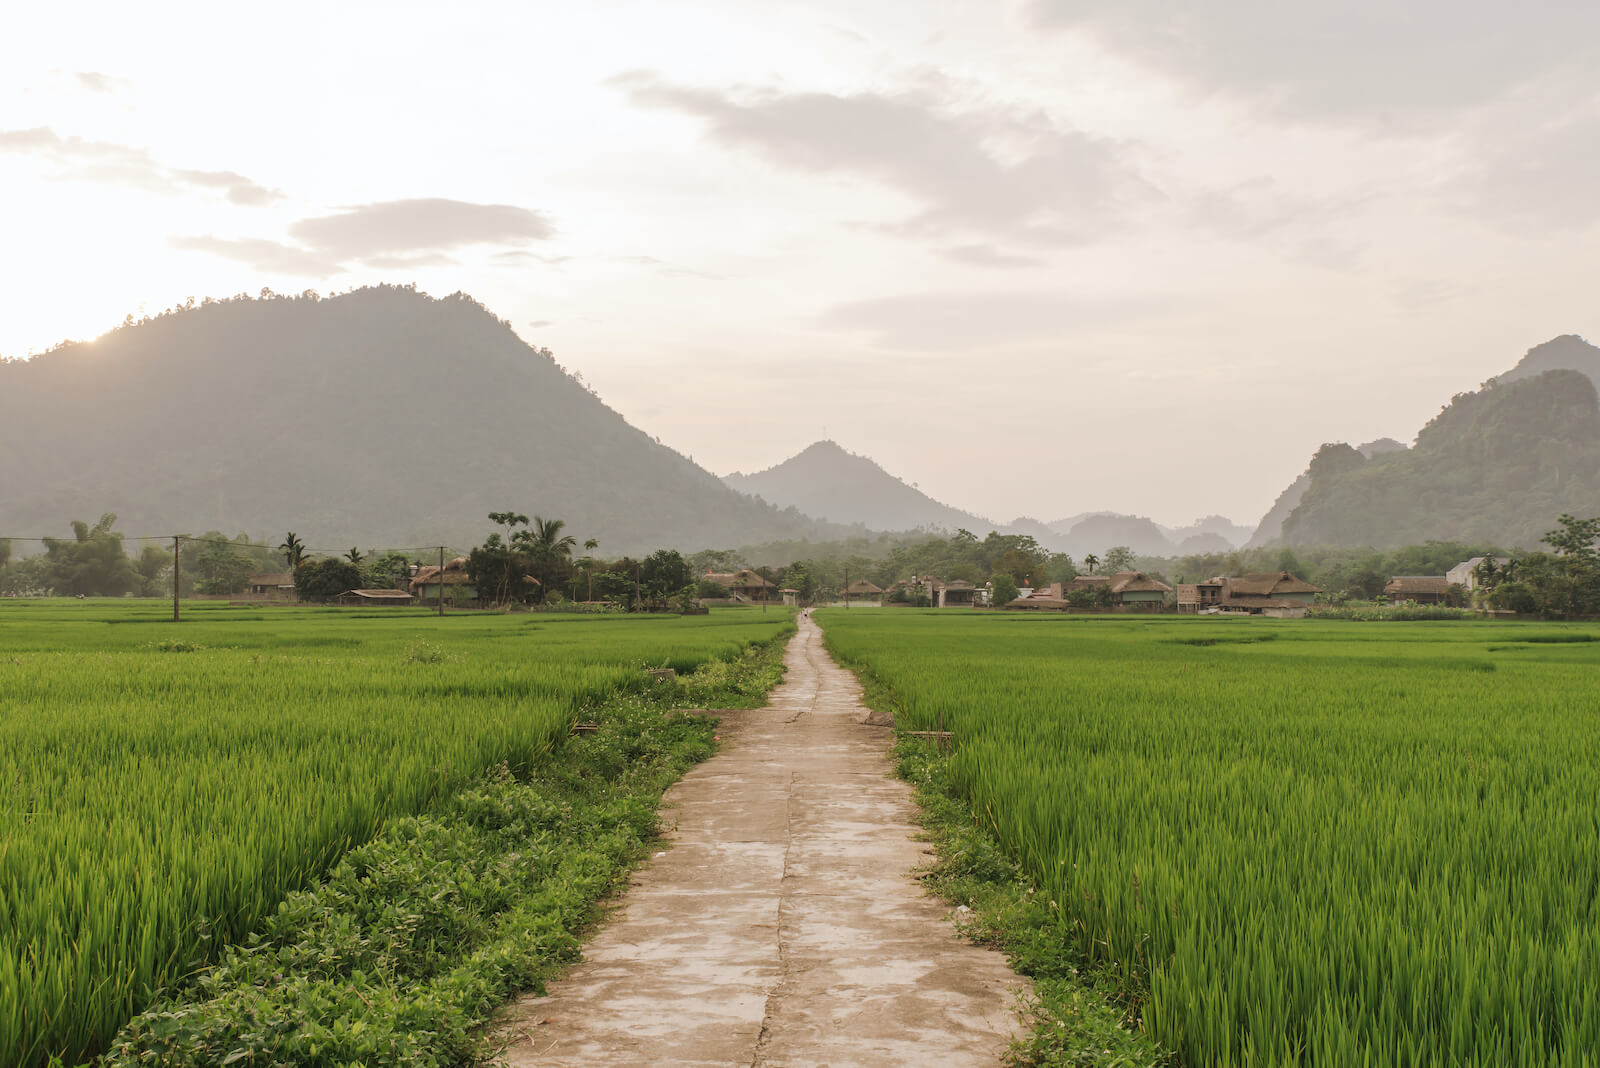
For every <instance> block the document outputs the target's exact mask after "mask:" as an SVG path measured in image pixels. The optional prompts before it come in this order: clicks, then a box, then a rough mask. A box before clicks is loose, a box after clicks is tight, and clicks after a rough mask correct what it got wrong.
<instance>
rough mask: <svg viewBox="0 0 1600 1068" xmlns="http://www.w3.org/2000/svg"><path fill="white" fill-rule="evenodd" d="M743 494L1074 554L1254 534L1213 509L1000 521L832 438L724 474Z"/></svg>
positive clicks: (1147, 549)
mask: <svg viewBox="0 0 1600 1068" xmlns="http://www.w3.org/2000/svg"><path fill="white" fill-rule="evenodd" d="M723 481H724V482H726V483H727V484H728V485H729V486H731V487H733V488H734V489H736V490H739V491H740V492H742V493H748V494H751V495H753V496H759V497H760V498H761V499H762V500H764V501H769V502H771V503H773V504H778V505H783V506H785V507H793V508H795V509H798V510H799V511H801V512H804V513H805V514H807V515H812V516H817V517H819V518H826V519H829V520H832V521H834V522H845V523H860V524H863V525H865V526H867V527H871V528H872V529H874V530H885V531H906V530H943V531H955V530H958V529H966V530H970V531H972V532H973V533H974V534H977V535H978V536H979V537H983V536H984V535H986V534H987V533H988V532H989V531H991V530H994V531H998V532H1000V533H1002V534H1026V535H1028V536H1030V537H1032V538H1034V539H1035V540H1037V541H1038V542H1039V544H1041V545H1043V546H1045V547H1046V548H1047V549H1050V550H1052V551H1055V552H1068V553H1072V554H1073V555H1075V556H1079V557H1081V556H1083V555H1085V554H1088V553H1097V554H1098V553H1103V552H1105V551H1106V550H1107V549H1109V548H1111V547H1113V546H1116V545H1126V546H1128V547H1129V548H1131V549H1133V551H1134V552H1135V553H1138V554H1140V555H1145V556H1173V555H1177V554H1178V553H1180V552H1214V551H1219V546H1220V549H1221V551H1226V550H1227V549H1232V548H1234V547H1236V546H1238V545H1240V544H1242V543H1243V542H1244V539H1245V538H1247V537H1249V534H1250V530H1249V528H1248V527H1241V526H1238V525H1237V524H1235V523H1233V522H1231V521H1230V520H1228V519H1225V518H1223V517H1222V516H1207V517H1205V518H1203V519H1198V520H1196V521H1195V522H1194V523H1192V524H1190V525H1189V526H1188V527H1182V528H1171V527H1163V526H1161V525H1160V524H1157V523H1155V522H1154V521H1152V520H1150V519H1146V518H1144V517H1143V516H1124V515H1117V514H1115V513H1111V512H1093V513H1084V514H1082V515H1078V516H1073V517H1071V518H1070V519H1066V520H1057V521H1056V522H1053V523H1041V522H1040V521H1038V520H1036V519H1030V518H1028V517H1021V518H1018V519H1015V520H1013V521H1011V522H1010V523H996V522H994V521H993V520H991V519H985V518H984V517H983V516H980V515H977V514H976V513H973V512H968V511H964V510H962V509H960V508H955V507H952V506H950V505H947V504H943V503H941V502H939V501H936V500H934V499H933V498H932V497H929V496H928V495H927V494H925V493H923V492H922V491H921V490H919V489H917V488H916V487H914V486H911V485H909V484H907V483H906V482H905V481H904V480H903V479H900V478H897V477H895V476H894V475H892V474H890V473H889V472H888V471H885V470H884V469H883V468H882V467H881V466H879V464H878V463H876V462H875V461H873V460H872V459H870V458H868V457H866V456H858V455H856V454H854V453H851V452H848V451H846V450H845V449H844V448H843V447H842V446H840V445H839V444H838V443H837V442H834V441H819V442H816V443H814V444H812V445H809V446H807V447H806V448H805V449H802V450H801V451H800V452H799V453H797V454H795V455H794V456H792V457H790V458H789V459H787V460H785V461H784V462H783V463H780V464H777V465H775V466H773V467H770V468H768V469H766V470H765V471H758V472H756V473H754V474H742V473H740V472H734V473H732V474H730V475H727V476H725V477H724V478H723Z"/></svg>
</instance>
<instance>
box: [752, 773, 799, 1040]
mask: <svg viewBox="0 0 1600 1068" xmlns="http://www.w3.org/2000/svg"><path fill="white" fill-rule="evenodd" d="M795 778H796V776H795V773H794V772H792V771H791V772H790V773H789V784H788V787H787V788H786V789H785V790H784V794H783V830H784V839H785V841H784V847H783V874H782V875H781V876H780V877H779V879H778V928H777V933H778V981H777V983H776V984H774V986H773V988H772V990H771V991H770V992H768V994H767V1001H766V1005H765V1006H764V1008H763V1010H762V1015H761V1033H760V1034H758V1035H757V1036H756V1048H755V1050H754V1052H753V1053H752V1055H751V1058H750V1068H761V1065H762V1064H764V1063H766V1062H765V1055H766V1051H767V1046H768V1044H769V1043H770V1042H771V1041H772V1020H773V1017H774V1016H775V1015H776V1013H777V1011H778V1009H779V1008H780V1007H781V1006H782V1004H783V998H784V994H785V993H786V992H787V991H786V988H787V987H788V985H789V939H788V935H787V933H786V931H785V929H784V926H785V924H786V923H787V922H788V911H789V862H790V860H791V859H792V858H793V856H794V786H795Z"/></svg>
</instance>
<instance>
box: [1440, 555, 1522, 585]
mask: <svg viewBox="0 0 1600 1068" xmlns="http://www.w3.org/2000/svg"><path fill="white" fill-rule="evenodd" d="M1488 559H1490V557H1487V556H1474V557H1473V558H1472V559H1471V560H1463V561H1461V562H1460V563H1459V564H1457V565H1456V566H1455V567H1452V568H1451V569H1450V570H1449V571H1446V572H1445V573H1444V577H1445V580H1446V581H1447V582H1449V583H1450V584H1451V585H1452V586H1465V587H1466V588H1467V589H1469V590H1476V589H1477V588H1478V587H1479V586H1481V585H1482V583H1481V582H1480V581H1479V579H1478V567H1479V565H1480V564H1482V563H1483V562H1484V561H1485V560H1488ZM1493 559H1494V569H1495V570H1496V571H1500V570H1502V569H1504V568H1505V566H1506V565H1507V564H1509V563H1511V557H1509V556H1496V557H1494V558H1493Z"/></svg>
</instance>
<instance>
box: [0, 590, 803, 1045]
mask: <svg viewBox="0 0 1600 1068" xmlns="http://www.w3.org/2000/svg"><path fill="white" fill-rule="evenodd" d="M789 619H790V617H789V616H788V615H787V614H785V613H774V614H773V615H772V617H770V618H768V619H755V618H752V617H750V616H748V615H741V616H738V617H733V618H729V617H723V616H718V615H713V616H709V617H699V618H683V619H643V618H625V617H624V618H615V617H576V618H573V619H551V618H540V619H538V620H531V619H530V618H529V617H526V616H509V617H507V616H457V617H448V616H447V617H446V618H445V619H443V620H438V619H435V618H432V617H429V616H427V615H425V614H421V613H412V612H409V611H406V610H384V611H381V612H378V613H361V612H337V611H318V610H303V611H302V610H293V609H274V610H271V611H262V610H237V609H227V608H221V607H217V608H212V609H209V610H207V609H198V610H191V619H190V621H188V622H185V623H184V624H182V625H181V626H177V625H173V624H171V623H170V622H162V621H160V619H159V616H158V615H156V613H155V612H153V611H152V610H151V609H150V608H148V607H130V606H128V605H125V604H121V603H100V604H94V603H91V604H89V605H77V604H73V605H69V606H60V605H49V604H34V605H17V604H6V605H0V1064H5V1065H30V1064H40V1063H43V1062H45V1061H46V1060H48V1058H50V1057H52V1056H59V1057H61V1058H63V1059H64V1060H65V1061H67V1062H69V1063H72V1062H78V1061H82V1060H84V1059H86V1058H88V1057H90V1056H92V1055H93V1054H94V1053H95V1052H96V1051H98V1050H100V1049H102V1048H103V1047H104V1045H105V1043H106V1042H107V1041H108V1040H109V1039H110V1038H111V1036H112V1035H113V1034H114V1033H115V1032H116V1030H117V1028H118V1027H120V1026H121V1025H122V1024H123V1023H124V1022H126V1021H127V1020H128V1019H129V1018H130V1017H131V1016H132V1015H134V1014H135V1013H136V1012H137V1011H139V1010H140V1009H141V1008H142V1007H143V1006H144V1005H145V1004H146V1003H147V1002H148V1001H149V999H150V998H151V996H152V994H153V992H154V991H156V990H157V989H160V988H171V987H173V986H174V985H176V984H181V983H182V982H183V981H184V979H185V977H186V976H188V975H190V974H191V973H192V972H194V970H195V969H197V968H198V967H200V966H201V965H203V964H204V963H206V962H208V961H209V960H211V959H214V958H215V956H216V953H217V951H218V949H219V948H220V947H221V946H222V945H223V944H226V943H228V942H231V941H234V940H236V939H238V938H240V937H241V936H242V935H243V934H245V933H246V932H248V931H249V930H251V929H252V928H253V927H255V926H256V925H257V924H258V923H259V921H260V920H261V919H262V917H263V916H265V915H267V914H268V913H269V912H271V911H272V910H273V909H274V908H276V906H277V904H278V902H279V901H280V900H282V898H283V897H284V895H285V894H286V893H288V892H289V891H291V890H294V889H297V888H299V887H301V886H303V885H305V884H306V883H307V882H308V880H309V879H310V878H311V877H313V876H314V875H316V874H318V873H320V872H321V871H323V870H324V869H325V868H327V867H328V865H329V864H330V863H331V862H333V861H334V860H336V859H337V858H338V857H340V856H341V855H342V854H344V853H345V852H346V851H348V850H349V849H350V848H352V847H353V846H355V845H358V844H360V843H363V842H366V841H368V840H369V839H371V838H372V836H373V835H374V834H375V833H376V831H377V829H378V828H379V827H380V826H381V825H382V824H383V823H384V821H385V820H387V819H390V818H393V817H395V816H397V815H402V814H409V813H414V812H418V811H421V810H424V809H426V808H428V807H429V806H430V805H431V804H433V803H434V802H435V801H436V800H437V799H439V798H440V797H442V796H444V795H446V794H447V793H448V792H450V791H452V790H453V789H454V788H455V787H457V786H459V785H460V784H461V783H462V782H464V781H466V780H468V779H470V778H472V777H474V776H477V775H479V774H481V773H482V772H483V771H484V770H485V769H487V768H488V767H490V766H492V765H495V764H499V763H505V764H507V765H508V766H509V767H510V768H511V769H512V770H513V771H516V770H519V769H526V768H528V767H530V766H531V765H533V764H534V763H535V762H537V761H540V760H544V759H547V758H548V756H549V754H551V752H552V751H553V750H555V749H557V748H559V747H560V746H561V745H562V744H563V740H564V738H565V737H566V735H567V733H568V730H569V727H570V724H571V721H572V719H573V717H574V715H575V714H576V713H577V711H578V710H579V709H580V708H581V707H582V706H584V705H585V704H587V703H591V702H597V701H600V700H602V699H604V698H606V697H607V696H609V695H612V694H615V693H616V692H618V691H620V690H625V689H627V688H630V687H642V686H645V685H647V682H646V676H645V673H644V672H643V670H642V668H643V667H654V666H673V667H676V668H678V670H680V671H692V670H693V669H694V668H695V667H697V666H698V665H700V664H702V663H706V662H708V661H711V660H714V659H717V658H719V657H726V656H730V655H735V654H737V653H738V652H739V651H741V650H742V649H743V648H744V647H745V646H747V645H748V644H749V643H751V642H753V641H760V640H765V639H767V638H770V637H772V636H774V635H775V634H777V633H779V632H780V631H781V630H782V629H784V628H786V627H787V626H788V625H789Z"/></svg>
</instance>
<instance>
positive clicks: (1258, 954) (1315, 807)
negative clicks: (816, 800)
mask: <svg viewBox="0 0 1600 1068" xmlns="http://www.w3.org/2000/svg"><path fill="white" fill-rule="evenodd" d="M821 619H822V621H823V625H824V627H825V628H826V631H827V637H828V643H829V646H830V648H831V649H833V650H834V651H835V652H836V653H837V654H838V655H839V656H840V657H841V659H843V660H845V661H846V662H847V663H851V664H853V665H855V666H858V667H862V668H865V669H867V670H870V672H871V673H872V674H873V675H874V676H875V677H876V678H877V679H878V680H879V681H880V682H881V683H883V684H884V685H885V686H886V687H887V689H888V692H890V693H891V694H892V700H894V701H895V703H896V704H897V705H898V707H899V713H900V714H899V720H900V725H901V726H909V727H913V728H925V727H928V726H931V725H933V723H934V722H935V721H936V720H937V719H938V718H939V717H941V716H942V717H943V719H944V722H945V723H946V724H947V725H948V726H949V727H951V729H953V730H954V731H955V732H956V734H957V737H958V748H957V750H956V753H955V756H954V757H953V760H952V768H951V770H952V774H953V778H954V781H955V782H956V784H957V789H958V790H960V791H961V792H962V793H964V794H965V795H966V796H967V797H968V798H969V799H970V800H971V801H972V803H973V807H974V809H975V810H976V811H978V812H980V813H983V814H984V818H985V819H986V821H987V822H988V823H989V825H990V826H991V828H992V830H993V831H994V832H995V834H996V835H997V836H998V837H999V838H1000V839H1001V840H1002V841H1003V842H1004V843H1005V844H1006V846H1007V847H1008V848H1009V849H1011V850H1012V851H1013V852H1014V854H1015V855H1016V856H1017V857H1018V858H1019V859H1020V860H1021V861H1022V862H1023V864H1024V865H1025V866H1026V868H1027V869H1028V871H1029V872H1030V873H1031V874H1032V876H1033V877H1034V878H1035V879H1036V880H1037V881H1038V883H1039V885H1040V886H1041V887H1042V888H1043V889H1044V890H1046V891H1047V892H1048V893H1049V895H1050V897H1051V898H1052V900H1053V902H1054V905H1055V907H1056V908H1057V909H1058V910H1059V911H1060V913H1061V914H1062V916H1063V918H1065V919H1066V920H1067V922H1068V924H1069V925H1070V928H1071V930H1072V931H1073V932H1074V935H1073V939H1074V941H1075V943H1076V945H1075V946H1074V949H1075V951H1076V953H1077V955H1078V956H1079V957H1080V958H1081V959H1082V960H1083V961H1084V962H1085V963H1086V964H1087V965H1089V966H1091V967H1094V968H1097V969H1102V970H1105V971H1108V972H1110V973H1112V974H1114V975H1115V976H1117V977H1118V978H1119V980H1120V981H1121V983H1122V985H1123V988H1124V989H1125V990H1126V991H1127V992H1128V994H1129V996H1130V999H1131V1000H1132V1002H1133V1004H1134V1006H1135V1015H1136V1016H1137V1017H1138V1018H1139V1019H1140V1020H1141V1025H1142V1027H1143V1028H1145V1029H1146V1030H1147V1031H1149V1032H1150V1034H1151V1035H1152V1037H1154V1038H1155V1039H1156V1040H1157V1041H1158V1042H1160V1043H1161V1044H1162V1045H1164V1046H1166V1047H1168V1048H1172V1049H1176V1050H1177V1051H1179V1053H1180V1054H1181V1056H1182V1057H1183V1059H1184V1061H1185V1062H1186V1063H1188V1064H1191V1065H1243V1064H1249V1065H1293V1064H1306V1065H1329V1064H1341V1065H1343V1064H1374V1065H1378V1064H1381V1065H1396V1066H1406V1065H1418V1066H1421V1065H1528V1066H1533V1065H1574V1066H1576V1065H1591V1064H1595V1063H1597V1058H1600V801H1597V798H1600V707H1597V705H1596V702H1595V694H1596V692H1597V690H1596V671H1597V668H1600V648H1597V647H1596V646H1595V645H1594V644H1592V643H1586V642H1556V641H1552V640H1551V638H1552V637H1554V636H1556V635H1551V634H1550V633H1549V630H1550V628H1548V627H1546V628H1540V629H1539V630H1530V629H1528V628H1526V627H1522V626H1517V625H1514V624H1513V625H1508V624H1482V625H1480V624H1471V623H1455V624H1428V623H1405V624H1386V625H1384V626H1382V627H1379V628H1373V629H1367V628H1361V627H1353V626H1352V625H1350V624H1338V623H1329V624H1318V623H1312V622H1308V621H1285V622H1276V621H1248V622H1211V621H1194V620H1176V621H1111V620H1034V619H1022V620H1013V619H1004V618H1001V619H995V618H987V617H977V618H974V617H969V616H965V615H961V616H955V615H952V614H950V613H945V614H943V615H938V614H934V615H926V614H925V615H920V616H918V615H907V614H905V613H894V614H883V613H865V612H863V613H851V614H850V615H849V616H848V617H846V616H845V614H844V613H826V614H823V615H822V616H821ZM1561 633H1562V634H1563V635H1573V636H1577V635H1584V634H1588V635H1592V634H1594V633H1595V630H1594V628H1577V627H1574V628H1568V629H1566V630H1564V631H1562V632H1561ZM1262 638H1273V639H1276V640H1266V641H1263V640H1259V639H1262Z"/></svg>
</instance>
